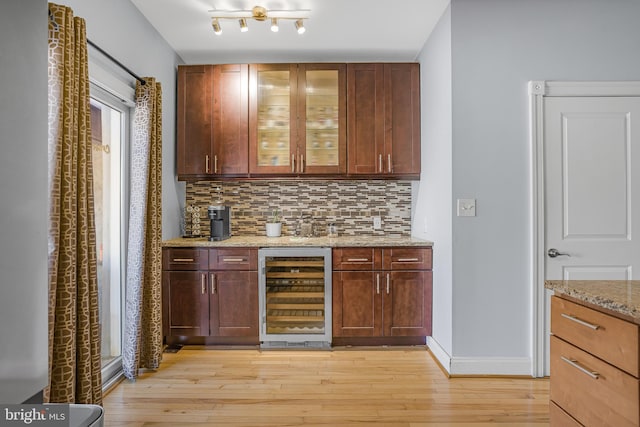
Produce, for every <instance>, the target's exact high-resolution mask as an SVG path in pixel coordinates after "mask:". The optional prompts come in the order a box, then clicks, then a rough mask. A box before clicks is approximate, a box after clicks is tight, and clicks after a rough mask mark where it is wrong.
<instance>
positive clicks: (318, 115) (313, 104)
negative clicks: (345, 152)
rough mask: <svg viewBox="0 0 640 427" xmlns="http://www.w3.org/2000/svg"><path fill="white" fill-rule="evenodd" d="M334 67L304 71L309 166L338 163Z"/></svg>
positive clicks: (336, 80)
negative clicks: (331, 68)
mask: <svg viewBox="0 0 640 427" xmlns="http://www.w3.org/2000/svg"><path fill="white" fill-rule="evenodd" d="M338 113H339V91H338V70H307V71H306V119H307V122H306V158H307V163H308V165H310V166H334V165H337V164H338V162H339V156H338V154H339V134H338V130H339V127H338Z"/></svg>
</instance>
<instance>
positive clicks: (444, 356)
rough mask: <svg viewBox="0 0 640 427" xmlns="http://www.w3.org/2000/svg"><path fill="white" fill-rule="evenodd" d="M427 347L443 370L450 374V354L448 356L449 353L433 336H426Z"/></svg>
mask: <svg viewBox="0 0 640 427" xmlns="http://www.w3.org/2000/svg"><path fill="white" fill-rule="evenodd" d="M427 347H429V350H430V351H431V354H433V356H434V357H435V358H436V360H438V362H439V363H440V365H442V367H443V368H444V370H445V371H447V372H448V373H449V374H451V356H449V353H447V352H446V351H445V350H444V349H443V348H442V346H441V345H440V343H439V342H438V341H436V340H434V339H433V337H427Z"/></svg>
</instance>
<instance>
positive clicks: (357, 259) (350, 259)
mask: <svg viewBox="0 0 640 427" xmlns="http://www.w3.org/2000/svg"><path fill="white" fill-rule="evenodd" d="M367 261H369V258H347V262H367Z"/></svg>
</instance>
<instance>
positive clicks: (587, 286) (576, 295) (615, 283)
mask: <svg viewBox="0 0 640 427" xmlns="http://www.w3.org/2000/svg"><path fill="white" fill-rule="evenodd" d="M544 287H545V288H547V289H551V290H553V291H554V293H555V294H561V295H566V296H568V297H570V298H572V299H574V300H577V301H582V302H585V303H588V304H591V305H594V306H597V307H602V308H604V309H607V310H608V311H610V312H613V313H616V314H620V315H622V316H623V317H625V318H627V319H628V320H631V321H632V322H634V323H637V324H639V325H640V280H547V281H545V282H544Z"/></svg>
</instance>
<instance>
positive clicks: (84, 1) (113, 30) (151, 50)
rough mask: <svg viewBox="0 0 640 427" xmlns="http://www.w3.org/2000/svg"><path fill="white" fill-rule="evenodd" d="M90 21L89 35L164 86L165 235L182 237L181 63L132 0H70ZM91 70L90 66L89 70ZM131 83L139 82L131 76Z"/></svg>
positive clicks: (119, 57) (163, 184) (70, 3)
mask: <svg viewBox="0 0 640 427" xmlns="http://www.w3.org/2000/svg"><path fill="white" fill-rule="evenodd" d="M63 4H65V5H67V6H69V7H71V8H72V9H73V12H74V14H75V15H76V16H79V17H82V18H84V19H85V21H86V23H87V38H88V39H89V40H91V41H92V42H94V43H95V44H97V45H98V46H100V47H101V48H102V49H103V50H105V51H106V52H108V53H109V54H110V55H111V56H113V57H115V58H116V59H117V60H118V61H120V62H121V63H123V64H124V65H125V66H127V68H129V69H130V70H132V71H133V72H134V73H136V74H138V75H139V76H151V77H155V78H156V80H157V81H159V82H160V83H161V84H162V110H163V116H162V138H163V141H162V144H163V145H162V159H163V163H162V168H163V169H162V237H163V238H165V239H168V238H172V237H177V236H179V235H180V212H182V209H183V208H182V206H184V199H185V185H184V183H183V182H178V181H177V179H176V170H175V164H176V161H175V147H176V142H175V135H176V125H175V118H176V69H177V66H178V64H181V63H182V60H181V59H180V57H178V56H177V55H176V53H175V52H174V51H173V49H172V48H171V47H170V46H169V45H168V43H167V42H166V41H165V40H164V39H163V38H162V37H161V36H160V34H159V33H158V32H157V31H156V30H155V28H153V26H152V25H151V24H150V23H149V21H147V20H146V18H145V17H144V16H143V15H142V14H141V13H140V11H139V10H138V9H137V8H136V7H135V6H134V5H133V3H131V2H130V1H129V0H113V1H104V0H65V1H64V2H63ZM89 73H91V70H89ZM131 82H132V84H135V81H134V80H133V78H131Z"/></svg>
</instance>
